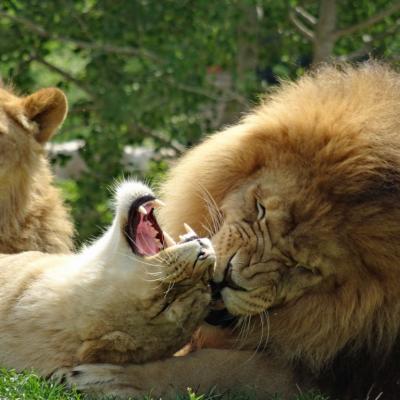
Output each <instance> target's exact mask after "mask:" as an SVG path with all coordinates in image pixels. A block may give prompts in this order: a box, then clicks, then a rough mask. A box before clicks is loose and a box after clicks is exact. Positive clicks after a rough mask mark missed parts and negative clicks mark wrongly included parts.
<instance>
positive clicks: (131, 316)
mask: <svg viewBox="0 0 400 400" xmlns="http://www.w3.org/2000/svg"><path fill="white" fill-rule="evenodd" d="M115 197H116V201H115V202H116V212H115V217H114V221H113V223H112V225H111V227H110V228H109V229H108V230H107V231H106V232H105V233H104V234H103V235H102V237H100V238H99V239H98V240H96V241H95V242H94V243H93V244H91V245H90V246H88V247H86V248H84V249H83V250H82V251H81V252H80V253H78V254H71V255H55V254H45V253H41V252H25V253H21V254H15V255H0V282H4V283H5V284H4V283H3V284H2V285H0V298H1V302H0V365H2V366H4V367H8V368H16V369H18V370H21V369H26V368H28V369H31V368H33V369H34V370H36V371H37V372H38V373H40V374H41V375H43V376H47V375H49V374H51V373H53V372H54V371H56V370H58V369H59V368H61V367H68V366H74V365H76V364H78V363H85V362H86V363H93V362H108V363H127V362H133V363H142V362H145V361H151V360H156V359H161V358H163V357H167V356H170V355H172V354H174V353H175V352H176V351H177V350H179V349H180V348H182V347H183V346H184V345H185V344H186V343H187V342H188V341H189V339H190V337H191V334H192V333H193V331H194V330H195V329H196V327H197V326H198V325H199V324H200V323H201V321H202V320H203V318H204V317H205V315H206V314H207V309H208V305H209V302H210V300H211V294H210V289H209V285H208V281H209V279H210V278H211V274H212V272H213V268H214V263H215V255H214V251H213V248H212V246H211V242H210V241H209V240H208V239H199V238H198V237H197V236H196V234H195V233H194V232H193V231H190V229H189V228H188V229H187V230H188V233H187V234H185V235H184V236H183V237H182V238H181V242H179V243H178V244H176V243H175V242H174V241H173V240H172V239H171V238H170V237H169V236H168V234H167V233H166V232H163V230H162V229H161V228H160V226H159V224H158V222H157V219H156V217H155V215H154V208H155V207H156V206H157V205H160V202H159V201H158V200H156V198H155V196H154V194H153V193H152V191H151V190H150V189H149V188H148V187H147V186H145V185H143V184H141V183H139V182H135V181H127V182H124V183H123V184H122V185H120V186H119V187H118V189H117V191H116V196H115Z"/></svg>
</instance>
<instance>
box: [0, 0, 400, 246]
mask: <svg viewBox="0 0 400 400" xmlns="http://www.w3.org/2000/svg"><path fill="white" fill-rule="evenodd" d="M396 4H398V1H392V0H354V1H349V0H342V1H338V3H337V7H338V8H337V21H336V25H337V27H338V28H339V29H340V28H342V29H343V28H347V27H349V26H353V25H356V24H358V23H360V22H361V21H364V20H368V18H370V17H371V16H373V15H376V14H377V13H380V12H381V11H382V10H385V9H387V8H390V7H392V6H393V5H396ZM298 6H302V7H303V8H302V10H305V11H306V12H307V13H308V15H311V16H312V17H313V18H315V19H317V17H318V10H319V1H317V0H315V1H310V0H308V1H304V2H298V1H296V0H287V1H275V0H220V1H211V0H202V1H190V0H164V1H157V0H130V1H128V0H125V1H122V0H2V2H1V5H0V58H1V63H0V73H1V76H2V78H3V80H5V81H6V82H7V81H10V82H13V83H14V85H15V86H16V87H17V88H18V89H19V90H20V91H22V92H31V91H33V90H35V89H38V88H40V87H43V86H50V85H55V86H58V87H60V88H61V89H63V90H64V91H65V92H66V93H67V96H68V98H69V102H70V112H69V116H68V119H67V121H66V123H65V124H64V127H63V129H62V131H61V133H60V134H59V135H57V137H56V138H55V140H56V141H61V142H62V141H66V140H71V139H83V140H84V141H85V142H86V145H85V147H84V148H83V149H82V150H81V156H82V157H83V159H84V160H85V162H86V164H87V166H88V170H87V171H86V172H85V173H83V174H82V175H81V176H80V177H79V178H78V179H76V180H74V181H65V182H62V183H61V185H62V187H63V189H64V192H65V195H66V199H67V201H68V202H69V203H70V205H71V207H72V212H73V215H74V218H75V221H76V226H77V230H78V233H79V235H78V242H79V241H81V240H85V239H87V238H88V237H91V236H93V235H96V234H97V233H98V232H99V229H100V227H103V226H104V225H105V224H106V223H108V222H109V221H110V217H111V216H110V211H109V207H108V200H107V199H108V197H109V192H108V190H107V188H108V187H109V186H110V184H112V182H113V180H114V179H116V178H120V177H121V176H123V175H124V174H126V171H124V168H123V166H122V165H121V154H122V151H123V148H124V146H126V145H135V144H136V145H151V146H154V147H155V149H156V150H157V149H160V148H161V147H170V148H172V149H174V151H176V152H177V153H179V152H180V151H181V150H182V149H183V148H187V147H190V146H192V145H194V144H195V143H197V142H198V141H199V140H201V138H202V137H203V136H204V135H205V134H207V133H209V132H212V131H214V130H216V129H219V128H220V127H221V126H223V125H225V124H228V123H232V122H234V121H235V120H237V119H238V118H239V117H240V115H241V113H243V112H244V111H246V110H247V109H248V108H249V107H251V105H252V104H254V103H255V102H257V100H258V98H259V96H260V95H261V94H262V93H263V92H264V91H265V90H266V89H267V88H268V87H269V86H271V85H274V84H276V83H277V81H278V78H286V77H289V78H295V77H296V76H298V75H300V74H301V73H303V71H304V70H305V69H306V68H308V67H309V66H310V63H311V62H312V59H313V44H312V42H311V41H310V40H307V39H306V38H305V37H304V36H303V35H302V34H301V32H299V30H298V29H296V27H295V26H294V24H293V21H291V20H290V18H289V17H288V16H289V12H290V10H294V9H296V7H298ZM399 17H400V15H399V12H397V11H396V10H395V12H393V13H391V14H389V15H386V16H384V17H381V18H379V19H378V20H377V22H376V23H374V24H369V25H367V26H365V27H364V28H363V27H361V29H357V30H356V31H355V32H353V33H352V34H351V35H344V36H342V37H340V38H338V40H337V41H336V44H335V47H334V54H332V56H337V57H344V58H345V57H347V56H349V57H348V58H349V59H351V60H352V61H358V60H363V59H365V58H367V57H368V56H369V55H373V56H375V57H378V58H385V59H387V60H390V61H391V62H396V61H397V60H398V55H399V50H400V40H399V39H400V36H399V27H400V26H399ZM305 22H306V23H307V21H305ZM308 23H309V24H311V25H312V24H313V22H312V18H311V19H310V18H309V21H308ZM167 166H168V164H167V163H166V162H164V161H154V162H152V164H151V166H150V170H149V171H148V172H147V173H146V174H145V175H146V176H145V177H146V178H148V179H149V180H150V181H157V180H159V179H161V178H162V176H163V173H164V172H165V170H166V168H167Z"/></svg>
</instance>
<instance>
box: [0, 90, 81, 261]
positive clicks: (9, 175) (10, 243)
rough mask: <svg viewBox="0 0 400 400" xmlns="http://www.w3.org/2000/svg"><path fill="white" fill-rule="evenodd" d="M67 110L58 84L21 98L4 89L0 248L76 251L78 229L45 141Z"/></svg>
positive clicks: (0, 128)
mask: <svg viewBox="0 0 400 400" xmlns="http://www.w3.org/2000/svg"><path fill="white" fill-rule="evenodd" d="M66 113H67V101H66V98H65V96H64V94H63V93H62V92H61V91H60V90H58V89H55V88H49V89H42V90H40V91H38V92H36V93H34V94H32V95H30V96H27V97H18V96H16V95H14V94H13V93H12V92H10V91H8V90H6V89H4V88H0V231H1V237H0V252H2V253H17V252H20V251H24V250H42V251H46V252H49V253H58V252H68V251H70V250H71V249H72V233H73V227H72V224H71V221H70V218H69V216H68V215H67V212H66V210H65V207H64V205H63V203H62V200H61V196H60V193H59V191H58V189H56V188H55V187H54V186H53V177H52V175H51V172H50V169H49V165H48V161H47V159H46V156H45V151H44V148H43V146H44V144H45V142H46V141H47V140H48V139H50V137H51V136H52V135H53V134H54V133H55V131H56V130H57V129H58V127H59V126H60V124H61V123H62V122H63V120H64V118H65V115H66Z"/></svg>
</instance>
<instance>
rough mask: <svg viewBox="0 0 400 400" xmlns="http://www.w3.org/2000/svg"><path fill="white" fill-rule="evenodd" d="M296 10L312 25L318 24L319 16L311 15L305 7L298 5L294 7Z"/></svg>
mask: <svg viewBox="0 0 400 400" xmlns="http://www.w3.org/2000/svg"><path fill="white" fill-rule="evenodd" d="M294 11H295V12H296V14H297V15H300V16H302V17H303V18H304V19H305V20H306V21H307V22H309V23H310V24H311V25H316V23H317V18H315V17H314V16H313V15H311V14H310V13H309V12H308V11H306V10H305V9H304V8H303V7H300V6H297V7H295V8H294Z"/></svg>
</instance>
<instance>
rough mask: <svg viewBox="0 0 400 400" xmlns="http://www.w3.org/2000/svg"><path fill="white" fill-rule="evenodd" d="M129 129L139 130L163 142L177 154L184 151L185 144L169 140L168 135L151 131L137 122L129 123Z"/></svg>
mask: <svg viewBox="0 0 400 400" xmlns="http://www.w3.org/2000/svg"><path fill="white" fill-rule="evenodd" d="M130 130H136V131H139V132H141V133H143V134H145V135H147V136H149V137H151V138H153V139H156V140H158V141H159V142H161V143H163V144H164V145H166V146H167V147H170V148H171V149H173V150H175V151H176V152H177V154H178V155H179V154H182V153H183V152H184V151H185V146H183V145H182V144H180V143H179V142H178V141H176V140H171V139H169V138H168V137H166V135H165V134H164V133H161V132H156V131H153V130H152V129H150V128H148V127H146V126H144V125H141V124H139V123H132V124H131V125H130Z"/></svg>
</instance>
